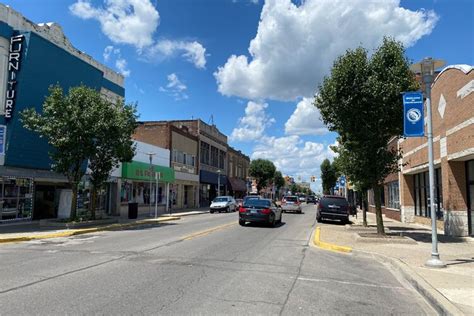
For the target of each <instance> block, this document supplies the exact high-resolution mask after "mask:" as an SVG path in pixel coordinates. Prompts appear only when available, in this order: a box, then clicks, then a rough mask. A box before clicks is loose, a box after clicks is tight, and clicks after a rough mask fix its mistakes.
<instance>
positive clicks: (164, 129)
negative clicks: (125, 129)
mask: <svg viewBox="0 0 474 316" xmlns="http://www.w3.org/2000/svg"><path fill="white" fill-rule="evenodd" d="M133 138H134V139H137V140H140V141H143V142H145V143H149V144H153V145H155V146H159V147H162V148H166V149H169V150H170V152H171V155H170V166H171V168H172V169H173V170H174V174H175V181H174V183H173V184H171V186H170V192H169V193H170V196H171V203H172V207H174V208H179V209H185V208H195V207H198V205H199V195H198V194H199V172H198V157H199V150H198V149H199V147H198V144H199V140H198V138H197V136H195V135H193V134H192V133H191V132H190V131H189V130H188V128H187V127H186V126H185V125H182V126H179V127H178V126H176V125H174V124H173V121H170V122H166V121H159V122H141V123H140V124H139V126H138V128H137V129H136V130H135V134H134V135H133Z"/></svg>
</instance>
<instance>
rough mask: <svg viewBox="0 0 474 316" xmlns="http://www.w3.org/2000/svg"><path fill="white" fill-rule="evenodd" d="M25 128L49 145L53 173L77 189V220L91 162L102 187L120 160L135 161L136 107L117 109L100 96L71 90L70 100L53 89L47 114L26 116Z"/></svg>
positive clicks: (82, 89)
mask: <svg viewBox="0 0 474 316" xmlns="http://www.w3.org/2000/svg"><path fill="white" fill-rule="evenodd" d="M21 120H22V122H23V126H24V127H25V128H27V129H29V130H31V131H34V132H36V133H38V134H39V135H40V137H44V138H46V139H47V140H48V143H49V145H50V146H51V147H52V150H51V151H50V152H49V155H50V158H51V160H52V161H53V166H52V168H53V170H54V171H56V172H58V173H62V174H64V175H65V176H66V177H67V179H68V181H69V184H70V185H71V189H72V193H73V196H72V203H71V214H70V218H71V219H74V218H75V217H76V208H77V190H78V183H79V182H80V181H81V179H82V177H83V176H84V174H85V172H86V166H87V162H88V160H90V161H91V165H90V167H91V169H92V171H93V174H92V180H93V182H94V183H95V185H97V186H100V185H101V183H103V182H104V181H106V180H107V177H108V174H109V173H110V171H111V169H112V167H114V166H116V165H117V163H118V161H120V160H121V159H131V158H130V157H133V153H134V149H133V148H132V147H131V140H130V137H131V134H132V132H133V129H134V128H135V121H136V116H135V107H132V106H124V105H123V103H122V101H117V104H112V103H111V102H109V101H107V100H106V99H105V98H104V97H103V96H102V95H101V94H100V92H98V91H97V90H94V89H92V88H89V87H86V86H83V85H82V86H78V87H72V88H70V89H69V92H68V93H67V94H64V92H63V89H62V88H61V87H60V86H59V85H55V86H51V87H50V89H49V95H48V96H47V97H46V99H45V102H44V104H43V109H42V113H38V112H36V111H35V109H34V108H30V109H26V110H24V111H22V113H21Z"/></svg>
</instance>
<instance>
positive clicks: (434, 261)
mask: <svg viewBox="0 0 474 316" xmlns="http://www.w3.org/2000/svg"><path fill="white" fill-rule="evenodd" d="M425 266H426V267H428V268H434V269H441V268H446V264H445V263H444V262H443V261H441V260H440V259H439V258H435V257H433V258H431V259H429V260H428V261H426V263H425Z"/></svg>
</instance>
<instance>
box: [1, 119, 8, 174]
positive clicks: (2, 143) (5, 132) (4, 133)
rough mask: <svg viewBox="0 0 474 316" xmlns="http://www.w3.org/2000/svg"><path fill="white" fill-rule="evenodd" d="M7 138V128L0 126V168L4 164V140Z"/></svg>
mask: <svg viewBox="0 0 474 316" xmlns="http://www.w3.org/2000/svg"><path fill="white" fill-rule="evenodd" d="M6 138H7V127H6V126H5V125H0V166H3V165H4V164H5V140H6Z"/></svg>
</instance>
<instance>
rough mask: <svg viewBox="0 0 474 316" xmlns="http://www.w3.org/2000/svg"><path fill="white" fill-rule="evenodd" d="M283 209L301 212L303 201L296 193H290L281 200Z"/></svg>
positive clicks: (284, 210)
mask: <svg viewBox="0 0 474 316" xmlns="http://www.w3.org/2000/svg"><path fill="white" fill-rule="evenodd" d="M281 210H282V211H283V212H296V213H298V214H301V202H300V201H299V199H298V197H297V196H296V195H288V196H285V197H283V199H282V200H281Z"/></svg>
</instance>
